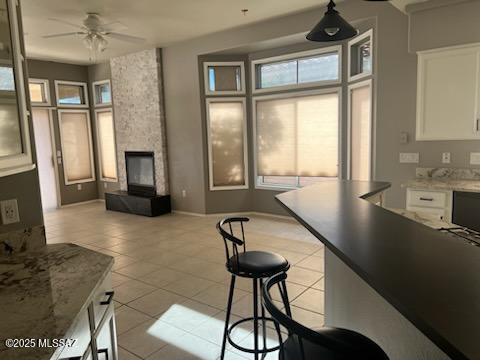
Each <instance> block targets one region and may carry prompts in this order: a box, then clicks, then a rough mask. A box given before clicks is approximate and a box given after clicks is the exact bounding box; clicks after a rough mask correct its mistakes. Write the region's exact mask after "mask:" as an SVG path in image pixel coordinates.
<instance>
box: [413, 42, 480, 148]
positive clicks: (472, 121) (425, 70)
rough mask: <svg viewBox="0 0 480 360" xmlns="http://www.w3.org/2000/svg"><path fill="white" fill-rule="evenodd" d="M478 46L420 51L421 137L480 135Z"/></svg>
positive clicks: (439, 137)
mask: <svg viewBox="0 0 480 360" xmlns="http://www.w3.org/2000/svg"><path fill="white" fill-rule="evenodd" d="M479 51H480V49H479V48H478V47H476V46H475V47H473V46H472V47H462V48H456V49H441V50H434V51H429V52H425V53H419V58H418V87H417V134H416V135H417V136H416V137H417V140H467V139H478V138H480V136H479V131H478V128H477V126H478V124H477V120H478V117H479V108H478V102H479V101H478V100H479V54H480V52H479Z"/></svg>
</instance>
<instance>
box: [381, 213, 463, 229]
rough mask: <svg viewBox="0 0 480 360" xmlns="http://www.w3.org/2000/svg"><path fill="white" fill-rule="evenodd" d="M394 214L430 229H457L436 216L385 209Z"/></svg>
mask: <svg viewBox="0 0 480 360" xmlns="http://www.w3.org/2000/svg"><path fill="white" fill-rule="evenodd" d="M385 209H387V210H390V211H392V212H394V213H396V214H399V215H402V216H403V217H406V218H407V219H410V220H413V221H416V222H418V223H420V224H423V225H425V226H428V227H431V228H433V229H442V228H452V227H457V226H458V225H455V224H452V223H450V222H448V221H445V220H442V219H439V218H438V216H437V215H433V214H428V213H421V212H418V211H409V210H406V209H396V208H385Z"/></svg>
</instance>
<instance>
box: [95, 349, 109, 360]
mask: <svg viewBox="0 0 480 360" xmlns="http://www.w3.org/2000/svg"><path fill="white" fill-rule="evenodd" d="M97 352H98V354H104V355H105V360H108V349H100V350H98V351H97Z"/></svg>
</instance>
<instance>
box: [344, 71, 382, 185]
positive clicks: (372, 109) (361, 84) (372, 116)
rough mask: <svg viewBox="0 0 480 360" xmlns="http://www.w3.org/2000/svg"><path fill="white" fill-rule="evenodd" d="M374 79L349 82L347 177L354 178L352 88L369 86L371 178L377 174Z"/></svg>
mask: <svg viewBox="0 0 480 360" xmlns="http://www.w3.org/2000/svg"><path fill="white" fill-rule="evenodd" d="M373 85H374V84H373V79H371V78H370V79H367V80H363V81H359V82H356V83H353V84H349V85H348V88H347V179H349V180H351V179H352V90H355V89H358V88H362V87H365V86H368V87H369V88H370V129H369V132H370V149H369V151H370V154H369V156H370V169H369V170H370V171H369V173H370V180H369V181H371V180H372V179H374V175H375V170H374V169H375V128H376V126H375V103H374V91H373Z"/></svg>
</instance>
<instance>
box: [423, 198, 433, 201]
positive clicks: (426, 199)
mask: <svg viewBox="0 0 480 360" xmlns="http://www.w3.org/2000/svg"><path fill="white" fill-rule="evenodd" d="M420 200H422V201H433V198H424V197H421V198H420Z"/></svg>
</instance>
